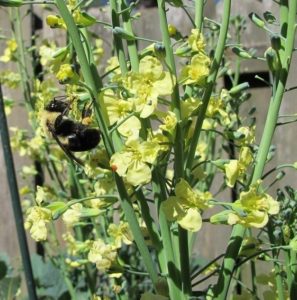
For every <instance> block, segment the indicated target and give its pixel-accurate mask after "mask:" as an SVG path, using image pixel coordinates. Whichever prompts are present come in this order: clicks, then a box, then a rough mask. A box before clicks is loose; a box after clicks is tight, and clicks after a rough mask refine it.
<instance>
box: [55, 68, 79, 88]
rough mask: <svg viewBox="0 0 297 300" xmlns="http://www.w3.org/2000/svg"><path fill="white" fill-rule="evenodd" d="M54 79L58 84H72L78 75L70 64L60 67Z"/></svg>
mask: <svg viewBox="0 0 297 300" xmlns="http://www.w3.org/2000/svg"><path fill="white" fill-rule="evenodd" d="M56 77H57V79H58V80H59V83H60V84H66V83H74V82H76V81H77V80H78V74H77V73H75V71H74V67H73V66H72V65H70V64H63V65H61V66H60V69H59V71H58V73H57V75H56Z"/></svg>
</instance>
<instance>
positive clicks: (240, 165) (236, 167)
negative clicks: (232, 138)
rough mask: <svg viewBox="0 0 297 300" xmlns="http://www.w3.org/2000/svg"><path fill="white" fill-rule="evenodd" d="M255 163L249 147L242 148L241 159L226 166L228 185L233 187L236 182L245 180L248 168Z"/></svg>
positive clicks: (231, 161)
mask: <svg viewBox="0 0 297 300" xmlns="http://www.w3.org/2000/svg"><path fill="white" fill-rule="evenodd" d="M252 162H253V155H252V152H251V150H250V148H249V147H242V148H241V149H240V153H239V159H238V160H235V159H232V160H230V162H229V163H227V164H225V165H224V168H225V175H226V181H227V185H228V186H229V187H233V186H234V184H235V182H236V180H243V179H245V176H246V171H247V168H248V167H249V166H250V164H251V163H252Z"/></svg>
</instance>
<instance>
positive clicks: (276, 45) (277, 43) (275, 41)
mask: <svg viewBox="0 0 297 300" xmlns="http://www.w3.org/2000/svg"><path fill="white" fill-rule="evenodd" d="M270 41H271V47H272V49H274V50H275V51H279V50H280V49H281V46H282V45H281V38H280V36H279V35H276V34H275V35H273V36H272V37H271V39H270Z"/></svg>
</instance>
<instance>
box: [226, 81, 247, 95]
mask: <svg viewBox="0 0 297 300" xmlns="http://www.w3.org/2000/svg"><path fill="white" fill-rule="evenodd" d="M249 87H250V85H249V83H248V82H243V83H241V84H238V85H236V86H234V87H233V88H232V89H231V90H230V91H229V94H230V95H231V96H235V95H237V94H239V93H240V92H242V91H244V90H247V89H248V88H249Z"/></svg>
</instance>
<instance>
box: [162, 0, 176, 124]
mask: <svg viewBox="0 0 297 300" xmlns="http://www.w3.org/2000/svg"><path fill="white" fill-rule="evenodd" d="M158 13H159V19H160V27H161V33H162V39H163V43H164V46H165V51H166V57H165V59H166V63H167V66H168V68H169V70H170V73H171V74H172V75H174V76H175V77H176V67H175V61H174V55H173V48H172V46H171V41H170V36H169V32H168V22H167V17H166V10H165V1H164V0H158ZM172 109H173V112H174V113H175V114H176V117H177V119H178V120H180V99H179V91H178V84H177V83H176V84H175V86H174V90H173V94H172Z"/></svg>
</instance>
